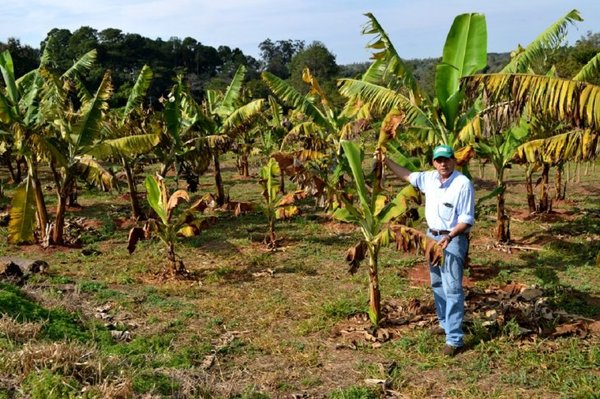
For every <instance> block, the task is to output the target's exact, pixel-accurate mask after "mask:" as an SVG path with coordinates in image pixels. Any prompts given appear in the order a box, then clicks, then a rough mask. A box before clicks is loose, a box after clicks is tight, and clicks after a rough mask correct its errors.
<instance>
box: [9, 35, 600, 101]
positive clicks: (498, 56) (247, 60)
mask: <svg viewBox="0 0 600 399" xmlns="http://www.w3.org/2000/svg"><path fill="white" fill-rule="evenodd" d="M47 46H49V48H48V50H49V51H51V52H52V55H53V56H52V58H53V59H54V60H56V63H55V65H53V68H55V69H56V71H59V72H60V71H64V70H66V69H67V68H68V67H69V66H71V65H72V62H73V60H75V59H77V58H79V57H80V56H81V55H83V54H85V53H86V52H88V51H90V50H92V49H96V50H97V52H98V59H97V61H98V62H97V66H96V67H94V69H93V70H92V72H91V73H90V74H89V76H88V77H87V79H88V80H89V82H86V83H89V85H90V87H95V86H96V85H97V84H98V83H99V81H100V79H101V78H102V75H103V73H104V71H106V70H110V71H111V74H112V80H113V83H114V86H115V87H116V88H118V91H117V92H116V93H115V95H114V96H113V99H112V102H113V103H114V105H115V106H119V105H121V104H122V103H123V102H124V99H125V98H126V97H127V95H128V91H129V89H130V88H131V87H132V85H133V83H134V79H135V77H136V76H137V75H138V73H139V71H140V69H141V68H142V66H143V65H145V64H147V65H149V66H150V67H151V68H152V70H153V71H154V80H153V84H152V87H151V88H150V90H149V96H148V101H149V102H151V104H150V105H156V104H157V102H158V99H159V98H160V97H161V96H163V95H165V94H166V93H168V91H169V89H170V88H171V86H172V85H173V82H174V78H175V77H176V76H177V75H179V74H181V75H183V76H184V78H185V80H186V82H187V84H188V85H189V87H190V88H191V90H192V93H193V94H194V95H196V96H198V97H200V96H201V93H203V92H204V90H205V89H207V88H215V89H223V88H225V87H226V86H227V84H228V83H229V81H230V79H231V77H232V76H233V74H234V73H235V71H236V69H237V67H238V66H239V65H240V64H243V65H245V66H246V67H247V70H248V73H247V75H246V78H247V80H248V82H247V85H246V87H248V88H249V90H250V93H248V94H249V96H250V97H255V98H258V97H264V96H266V94H267V92H268V91H267V88H266V87H265V86H264V83H262V81H261V80H260V78H259V74H260V72H261V71H265V70H266V71H269V72H272V73H273V74H275V75H277V76H279V77H280V78H283V79H287V80H289V81H290V82H291V83H292V84H293V85H294V86H295V87H296V88H297V89H298V90H300V91H301V92H302V91H304V92H305V91H306V90H307V87H306V85H305V84H303V82H302V78H301V73H302V69H303V68H304V67H306V66H308V67H309V68H310V69H311V71H312V73H313V75H314V76H316V77H317V78H318V79H319V82H321V84H322V86H323V88H324V89H325V90H326V91H327V92H329V93H330V96H331V98H333V99H334V101H335V99H336V98H337V99H338V100H339V101H340V103H341V99H339V95H337V92H336V86H335V81H336V79H337V78H340V77H359V76H360V75H361V74H362V73H363V72H364V71H365V70H366V69H367V67H368V65H369V62H364V63H355V64H349V65H338V64H337V63H336V60H335V55H333V54H332V53H331V52H330V51H329V50H328V49H327V47H326V46H325V44H323V43H321V42H312V43H310V44H306V43H305V42H304V41H302V40H293V39H288V40H277V41H272V40H270V39H266V40H264V41H263V42H262V43H260V44H259V46H258V47H259V49H260V59H255V58H254V57H252V56H249V55H246V54H244V53H243V52H242V51H241V50H240V49H238V48H233V49H232V48H230V47H229V46H226V45H222V46H219V47H217V48H214V47H211V46H206V45H203V44H202V43H201V42H199V41H198V40H196V39H194V38H191V37H186V38H184V39H180V38H177V37H171V38H170V39H168V40H166V41H165V40H162V39H160V38H157V39H149V38H147V37H143V36H141V35H139V34H135V33H123V32H122V31H121V30H119V29H114V28H109V29H104V30H101V31H98V30H96V29H93V28H91V27H88V26H83V27H81V28H79V29H77V30H75V31H74V32H71V31H69V30H68V29H58V28H55V29H52V30H51V31H50V32H48V34H47V36H46V39H45V40H44V41H42V42H41V43H40V48H32V47H30V46H28V45H22V44H21V43H20V40H19V39H18V38H9V39H8V40H7V42H0V51H4V50H6V49H8V50H9V51H10V53H11V55H12V58H13V61H14V65H15V74H16V75H17V76H21V75H23V74H24V73H26V72H28V71H30V70H32V69H35V68H37V66H38V65H39V61H40V55H41V54H42V52H43V51H44V49H45V48H46V47H47ZM515 46H517V44H515ZM598 51H600V34H599V33H592V32H588V33H587V34H586V35H585V36H583V37H581V39H580V40H578V41H577V42H576V43H575V44H574V45H572V46H564V47H561V48H559V49H557V50H556V51H555V52H554V53H552V54H550V55H549V56H548V57H547V59H546V60H545V65H540V66H539V69H540V70H547V69H546V67H547V66H548V65H554V67H555V69H556V72H555V73H556V74H557V75H558V76H561V77H572V76H573V75H574V73H575V72H576V71H578V70H579V69H580V68H581V66H583V65H584V64H585V63H587V61H589V60H590V59H591V58H592V57H593V56H594V55H595V54H596V53H598ZM440 52H441V49H440ZM509 59H510V53H489V55H488V60H489V61H488V67H487V70H486V72H494V71H498V70H499V69H501V67H502V66H503V65H505V64H506V63H507V62H508V60H509ZM438 61H439V58H427V59H410V60H406V62H407V64H408V65H410V67H411V68H412V69H413V73H414V75H415V77H416V78H417V79H418V80H419V81H420V83H421V84H422V87H425V88H426V90H428V91H432V90H433V80H434V74H435V65H436V64H437V62H438ZM595 83H600V82H595Z"/></svg>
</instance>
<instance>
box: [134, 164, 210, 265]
mask: <svg viewBox="0 0 600 399" xmlns="http://www.w3.org/2000/svg"><path fill="white" fill-rule="evenodd" d="M144 185H145V186H146V191H147V199H148V204H149V205H150V206H151V207H152V209H153V210H154V212H156V215H157V216H158V218H156V219H152V218H151V219H148V220H147V221H146V222H145V223H144V226H143V227H134V228H132V229H131V230H130V231H129V240H128V246H127V249H128V250H129V253H130V254H131V253H133V252H134V251H135V248H136V245H137V242H138V241H139V240H141V239H148V238H150V237H151V236H152V235H153V234H156V235H157V236H158V237H159V238H160V240H161V241H162V242H163V243H164V244H165V245H166V247H167V248H166V249H167V268H166V269H165V270H164V271H163V276H165V277H174V276H185V275H187V274H188V272H187V270H186V268H185V265H184V264H183V261H182V260H181V258H180V257H178V256H177V254H176V252H175V243H176V242H177V236H184V237H191V236H195V235H198V234H200V231H201V230H202V229H203V227H204V226H205V222H206V220H203V219H201V218H198V217H197V216H196V213H197V212H196V210H197V209H198V208H199V205H200V204H199V202H200V201H202V200H200V201H197V202H196V203H194V204H193V205H192V206H190V208H188V209H187V210H185V211H184V212H181V213H179V214H178V215H175V214H174V211H175V208H177V206H178V205H179V204H180V203H181V202H189V201H190V197H189V195H188V193H187V191H185V190H177V191H175V192H174V193H173V194H172V195H171V196H169V191H168V189H167V187H166V185H165V181H164V178H163V177H161V176H159V175H157V176H155V177H153V176H147V177H146V180H145V181H144Z"/></svg>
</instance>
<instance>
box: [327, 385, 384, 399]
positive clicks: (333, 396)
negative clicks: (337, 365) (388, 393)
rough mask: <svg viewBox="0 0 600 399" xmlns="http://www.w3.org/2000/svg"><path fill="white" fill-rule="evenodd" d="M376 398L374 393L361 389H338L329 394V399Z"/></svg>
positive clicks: (376, 395)
mask: <svg viewBox="0 0 600 399" xmlns="http://www.w3.org/2000/svg"><path fill="white" fill-rule="evenodd" d="M378 397H379V395H378V394H377V393H376V392H375V391H372V390H370V389H368V388H363V387H349V388H345V389H338V390H335V391H333V392H331V393H330V394H329V398H330V399H377V398H378Z"/></svg>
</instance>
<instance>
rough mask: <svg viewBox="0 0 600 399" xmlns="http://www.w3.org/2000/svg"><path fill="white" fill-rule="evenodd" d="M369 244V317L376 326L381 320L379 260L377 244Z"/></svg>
mask: <svg viewBox="0 0 600 399" xmlns="http://www.w3.org/2000/svg"><path fill="white" fill-rule="evenodd" d="M368 245H369V318H370V319H371V323H373V325H375V326H378V325H379V322H380V321H381V291H380V289H379V273H378V270H377V263H378V260H379V246H377V245H372V244H368Z"/></svg>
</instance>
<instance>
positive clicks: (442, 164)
mask: <svg viewBox="0 0 600 399" xmlns="http://www.w3.org/2000/svg"><path fill="white" fill-rule="evenodd" d="M433 166H434V167H435V169H436V170H437V171H438V173H439V174H440V176H441V177H443V178H444V179H446V178H448V177H449V176H450V175H451V174H452V172H454V168H455V167H456V159H454V158H446V157H437V158H436V159H434V160H433Z"/></svg>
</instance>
